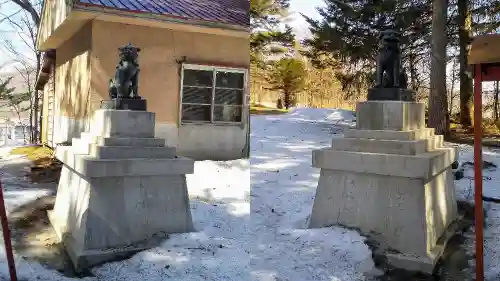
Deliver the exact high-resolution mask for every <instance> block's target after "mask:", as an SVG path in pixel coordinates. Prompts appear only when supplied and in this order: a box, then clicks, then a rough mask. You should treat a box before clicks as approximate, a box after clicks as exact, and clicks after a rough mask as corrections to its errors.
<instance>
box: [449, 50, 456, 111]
mask: <svg viewBox="0 0 500 281" xmlns="http://www.w3.org/2000/svg"><path fill="white" fill-rule="evenodd" d="M456 66H457V60H456V59H454V60H453V67H452V69H451V89H450V108H448V112H449V115H450V116H452V114H453V100H454V99H455V94H454V93H453V92H454V91H455V80H456V79H455V77H456V75H455V68H456Z"/></svg>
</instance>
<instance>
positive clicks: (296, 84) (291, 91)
mask: <svg viewBox="0 0 500 281" xmlns="http://www.w3.org/2000/svg"><path fill="white" fill-rule="evenodd" d="M269 70H270V71H269V75H268V77H267V80H268V82H269V84H270V85H271V90H280V91H281V92H282V93H283V103H284V106H285V108H286V109H289V108H290V107H291V106H292V105H294V104H295V100H296V96H295V95H296V94H297V93H299V92H300V91H302V90H303V89H304V87H305V85H306V76H307V72H306V67H305V64H304V62H303V61H301V60H298V59H295V58H288V57H284V58H282V59H280V60H278V61H276V62H274V63H272V64H271V65H270V69H269Z"/></svg>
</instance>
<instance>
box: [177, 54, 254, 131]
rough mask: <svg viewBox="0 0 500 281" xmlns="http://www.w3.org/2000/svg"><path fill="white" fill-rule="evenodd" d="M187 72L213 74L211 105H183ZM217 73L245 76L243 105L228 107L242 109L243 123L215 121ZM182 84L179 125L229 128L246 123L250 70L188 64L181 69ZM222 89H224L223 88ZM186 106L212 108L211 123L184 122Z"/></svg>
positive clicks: (184, 64)
mask: <svg viewBox="0 0 500 281" xmlns="http://www.w3.org/2000/svg"><path fill="white" fill-rule="evenodd" d="M185 70H209V71H212V72H213V75H212V82H213V84H212V101H211V103H210V104H201V103H183V102H182V99H183V91H184V71H185ZM217 71H225V72H231V73H242V74H243V89H242V90H243V93H242V95H243V96H242V101H243V102H242V104H241V105H228V106H230V107H240V108H241V121H238V122H228V121H214V111H215V106H216V104H215V103H214V102H215V90H216V88H220V87H217V81H216V80H217ZM180 76H181V83H180V93H179V96H180V99H179V124H180V125H193V124H198V125H207V124H210V125H229V126H235V125H237V126H241V125H242V124H244V123H246V115H247V114H248V113H247V110H245V109H246V108H247V105H248V101H247V100H248V97H247V96H248V69H246V68H237V67H225V66H212V65H201V64H186V63H183V64H182V67H181V75H180ZM221 89H224V87H222V88H221ZM228 89H233V88H228ZM184 104H188V105H206V106H208V105H209V106H210V121H199V120H198V121H187V120H182V108H183V105H184Z"/></svg>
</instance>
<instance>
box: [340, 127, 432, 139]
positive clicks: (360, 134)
mask: <svg viewBox="0 0 500 281" xmlns="http://www.w3.org/2000/svg"><path fill="white" fill-rule="evenodd" d="M431 136H434V129H433V128H424V129H417V130H410V131H390V130H358V129H347V130H345V132H344V137H346V138H359V139H381V140H420V139H426V138H429V137H431Z"/></svg>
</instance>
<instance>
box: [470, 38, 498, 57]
mask: <svg viewBox="0 0 500 281" xmlns="http://www.w3.org/2000/svg"><path fill="white" fill-rule="evenodd" d="M468 60H469V64H490V63H500V34H488V35H480V36H476V37H474V38H473V39H472V43H471V46H470V51H469V58H468Z"/></svg>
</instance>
